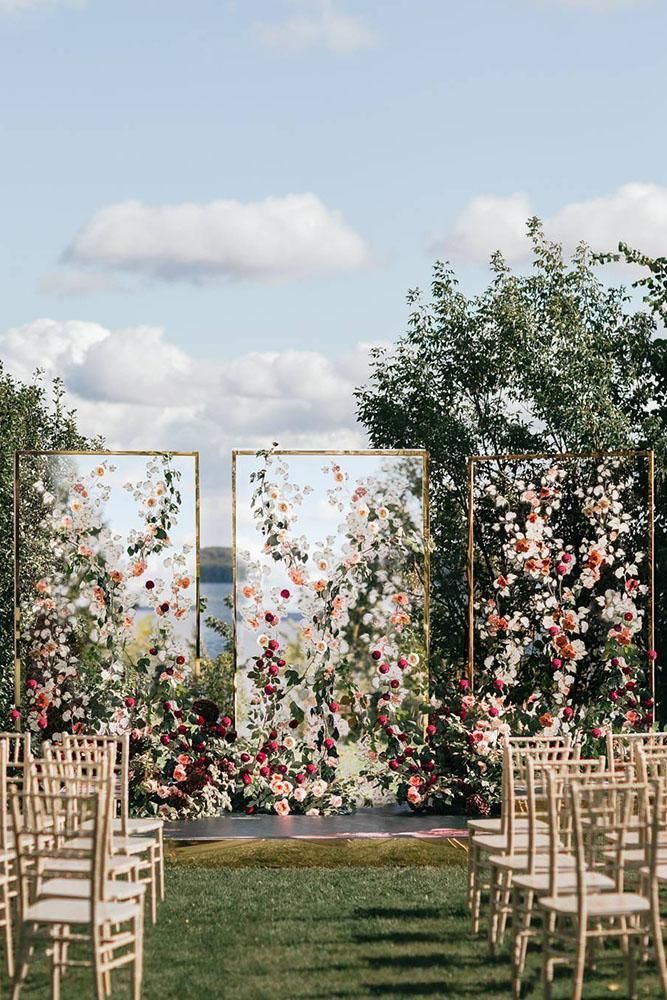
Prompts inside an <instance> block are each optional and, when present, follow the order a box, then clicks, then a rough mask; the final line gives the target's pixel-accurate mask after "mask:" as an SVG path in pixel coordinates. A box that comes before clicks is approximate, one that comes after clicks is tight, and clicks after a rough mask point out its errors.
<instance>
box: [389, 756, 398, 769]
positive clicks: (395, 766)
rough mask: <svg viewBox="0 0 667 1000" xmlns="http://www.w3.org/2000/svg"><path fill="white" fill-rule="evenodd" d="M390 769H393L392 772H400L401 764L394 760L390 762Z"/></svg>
mask: <svg viewBox="0 0 667 1000" xmlns="http://www.w3.org/2000/svg"><path fill="white" fill-rule="evenodd" d="M389 767H390V769H391V770H392V771H398V769H399V767H400V764H399V763H398V761H397V760H396V759H395V758H394V760H390V761H389Z"/></svg>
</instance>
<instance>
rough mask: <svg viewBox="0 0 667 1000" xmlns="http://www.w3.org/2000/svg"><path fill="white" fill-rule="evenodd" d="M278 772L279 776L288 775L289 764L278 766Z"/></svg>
mask: <svg viewBox="0 0 667 1000" xmlns="http://www.w3.org/2000/svg"><path fill="white" fill-rule="evenodd" d="M276 771H277V772H278V774H287V764H278V767H277V768H276Z"/></svg>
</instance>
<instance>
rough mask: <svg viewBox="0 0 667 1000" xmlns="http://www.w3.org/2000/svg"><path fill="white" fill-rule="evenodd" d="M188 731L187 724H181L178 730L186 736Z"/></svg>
mask: <svg viewBox="0 0 667 1000" xmlns="http://www.w3.org/2000/svg"><path fill="white" fill-rule="evenodd" d="M187 731H188V727H187V726H179V727H178V729H177V732H178V733H180V735H181V736H185V734H186V733H187Z"/></svg>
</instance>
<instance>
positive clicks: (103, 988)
mask: <svg viewBox="0 0 667 1000" xmlns="http://www.w3.org/2000/svg"><path fill="white" fill-rule="evenodd" d="M86 784H87V794H83V795H82V794H79V792H78V790H75V791H72V790H71V787H67V786H64V785H62V784H61V785H60V786H59V787H58V788H57V790H55V791H54V790H53V776H46V778H44V776H43V775H36V776H35V778H34V781H32V782H31V786H30V788H29V789H28V790H27V791H26V793H25V796H24V799H25V801H24V803H21V802H20V798H21V796H20V793H19V791H18V790H17V789H16V788H12V789H10V800H11V807H12V815H13V817H14V819H15V821H16V825H17V835H16V847H17V866H18V877H19V887H20V892H19V904H20V905H19V918H18V944H17V956H16V972H15V975H14V980H13V984H12V992H11V998H12V1000H18V998H19V996H20V992H21V986H22V984H23V982H24V981H25V979H26V977H27V975H28V971H29V964H30V960H31V958H32V955H33V952H34V949H35V947H36V945H37V944H38V943H39V942H40V941H45V942H47V943H48V945H49V946H50V949H51V997H52V1000H59V997H60V982H61V977H62V974H63V971H64V970H65V969H66V968H67V967H70V966H73V965H84V966H89V967H91V968H92V969H93V974H94V982H95V996H96V998H97V1000H104V998H105V997H106V995H107V993H108V992H110V975H111V973H112V971H113V970H115V969H117V968H120V967H121V966H126V965H132V966H133V994H132V995H133V998H134V1000H139V998H140V997H141V984H142V968H143V905H142V903H141V902H140V901H139V900H138V899H137V898H134V899H127V900H122V901H118V900H113V899H111V898H110V896H109V885H110V880H109V871H108V861H109V842H110V836H111V780H110V775H109V774H108V773H107V775H106V777H104V776H101V775H99V776H97V777H95V778H92V777H87V778H86ZM47 789H48V790H47ZM92 789H95V791H92ZM44 816H49V817H50V823H49V829H48V830H47V831H46V832H44V825H43V822H42V821H43V817H44ZM84 828H86V829H89V830H90V836H88V837H84V838H81V837H80V836H79V835H80V833H81V831H82V829H84ZM82 840H83V841H84V843H85V846H81V841H82ZM60 861H64V862H65V863H70V862H72V861H79V862H82V863H83V865H84V866H85V870H86V871H87V873H88V877H87V878H85V879H83V880H81V886H80V887H79V888H80V893H79V895H77V896H73V895H59V894H56V893H52V892H46V891H45V886H46V885H48V883H49V875H50V873H51V872H52V871H53V869H54V867H56V868H57V867H59V865H58V862H60ZM83 944H85V945H86V947H87V948H89V949H90V958H89V959H79V958H72V957H71V952H70V947H71V946H72V945H76V946H77V947H79V946H81V945H83Z"/></svg>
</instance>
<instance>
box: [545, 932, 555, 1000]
mask: <svg viewBox="0 0 667 1000" xmlns="http://www.w3.org/2000/svg"><path fill="white" fill-rule="evenodd" d="M549 917H551V914H549ZM553 935H554V923H553V921H552V920H551V919H548V918H547V915H546V914H545V916H544V919H543V921H542V956H543V958H542V962H543V964H542V986H543V990H544V1000H552V996H553V992H552V987H553V981H554V965H553V961H552V959H551V944H552V938H553Z"/></svg>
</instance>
